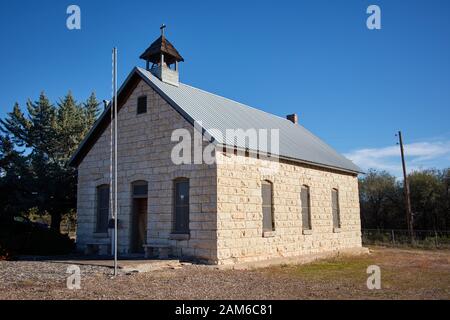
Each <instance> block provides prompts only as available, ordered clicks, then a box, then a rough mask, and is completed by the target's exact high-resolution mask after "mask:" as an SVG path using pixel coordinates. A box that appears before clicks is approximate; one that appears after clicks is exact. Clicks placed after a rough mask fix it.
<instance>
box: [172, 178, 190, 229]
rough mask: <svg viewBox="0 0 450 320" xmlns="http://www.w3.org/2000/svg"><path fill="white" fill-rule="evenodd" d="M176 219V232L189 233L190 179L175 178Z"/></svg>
mask: <svg viewBox="0 0 450 320" xmlns="http://www.w3.org/2000/svg"><path fill="white" fill-rule="evenodd" d="M174 197H175V199H174V204H175V217H174V218H175V221H174V226H173V227H174V228H173V229H174V230H173V231H174V233H181V234H187V233H189V180H188V179H177V180H175V194H174Z"/></svg>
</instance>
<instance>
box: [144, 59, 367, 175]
mask: <svg viewBox="0 0 450 320" xmlns="http://www.w3.org/2000/svg"><path fill="white" fill-rule="evenodd" d="M137 70H138V72H139V73H140V74H141V75H142V76H143V78H144V79H146V81H148V82H149V84H153V86H154V87H155V88H156V89H158V91H160V92H161V93H163V94H164V95H165V96H166V98H168V99H170V100H171V101H172V102H173V103H174V104H176V106H177V107H178V108H179V109H181V110H180V111H181V112H182V113H185V114H187V115H188V116H189V117H190V118H192V119H193V120H195V121H196V122H199V123H201V125H202V127H203V129H204V130H206V131H207V132H208V133H209V134H210V135H211V136H212V137H213V138H214V139H215V140H216V141H217V142H218V143H219V144H226V145H233V142H232V141H230V136H229V135H228V136H227V135H226V130H227V129H231V130H235V129H242V130H249V129H256V130H259V129H266V130H270V129H278V130H279V152H278V155H279V156H281V157H286V158H289V159H293V160H301V161H305V162H310V163H314V164H319V165H324V166H327V167H333V168H339V169H344V170H347V171H352V172H361V169H360V168H358V167H357V166H356V165H355V164H354V163H353V162H351V161H350V160H349V159H347V158H345V157H344V156H342V155H340V154H339V153H338V152H336V151H335V150H334V149H333V148H331V147H330V146H329V145H327V144H326V143H325V142H323V141H322V140H320V139H319V138H318V137H316V136H315V135H313V134H312V133H311V132H309V131H308V130H307V129H305V128H304V127H303V126H301V125H296V124H293V123H292V122H291V121H289V120H287V119H285V118H281V117H278V116H276V115H273V114H270V113H267V112H264V111H261V110H258V109H255V108H252V107H250V106H247V105H244V104H242V103H239V102H236V101H233V100H230V99H227V98H224V97H221V96H218V95H215V94H212V93H209V92H206V91H203V90H200V89H197V88H194V87H191V86H188V85H185V84H182V83H180V85H179V86H178V87H177V86H173V85H170V84H167V83H164V82H162V81H160V80H159V79H158V78H157V77H155V76H154V75H152V74H151V73H150V72H149V71H147V70H145V69H142V68H137ZM212 129H215V131H213V130H212ZM219 133H221V134H219ZM224 137H227V138H228V139H224ZM227 140H228V141H227ZM236 145H237V146H238V147H239V148H249V147H250V146H249V145H248V143H246V141H238V142H237V144H236ZM250 149H253V148H250ZM261 151H271V150H261Z"/></svg>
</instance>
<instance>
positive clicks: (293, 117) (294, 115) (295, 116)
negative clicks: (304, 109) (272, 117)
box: [286, 113, 298, 124]
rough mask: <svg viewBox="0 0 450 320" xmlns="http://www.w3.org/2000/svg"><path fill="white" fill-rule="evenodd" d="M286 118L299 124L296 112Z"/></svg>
mask: <svg viewBox="0 0 450 320" xmlns="http://www.w3.org/2000/svg"><path fill="white" fill-rule="evenodd" d="M286 119H288V120H289V121H290V122H292V123H293V124H298V115H297V114H296V113H293V114H288V115H287V116H286Z"/></svg>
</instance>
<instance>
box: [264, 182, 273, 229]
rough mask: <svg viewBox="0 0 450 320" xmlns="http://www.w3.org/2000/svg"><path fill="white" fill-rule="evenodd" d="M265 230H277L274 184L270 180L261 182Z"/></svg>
mask: <svg viewBox="0 0 450 320" xmlns="http://www.w3.org/2000/svg"><path fill="white" fill-rule="evenodd" d="M261 194H262V211H263V212H262V213H263V232H270V231H275V220H274V216H273V185H272V183H271V182H270V181H267V180H265V181H263V182H262V184H261Z"/></svg>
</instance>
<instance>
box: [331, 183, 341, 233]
mask: <svg viewBox="0 0 450 320" xmlns="http://www.w3.org/2000/svg"><path fill="white" fill-rule="evenodd" d="M331 208H332V214H333V230H336V231H335V232H337V231H339V230H340V228H341V216H340V215H341V213H340V208H339V191H338V189H332V190H331Z"/></svg>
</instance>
